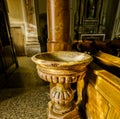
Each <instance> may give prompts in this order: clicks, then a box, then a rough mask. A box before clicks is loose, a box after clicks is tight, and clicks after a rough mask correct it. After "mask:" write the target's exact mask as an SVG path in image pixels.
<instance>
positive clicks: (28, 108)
mask: <svg viewBox="0 0 120 119" xmlns="http://www.w3.org/2000/svg"><path fill="white" fill-rule="evenodd" d="M18 63H19V68H17V69H16V70H15V71H14V73H13V74H12V75H11V76H10V77H9V79H8V80H7V83H6V85H5V88H3V89H0V119H47V103H48V101H49V100H50V99H49V83H47V82H45V81H43V80H41V79H40V78H39V77H38V75H37V71H36V67H35V64H34V63H33V62H32V61H31V58H30V57H18Z"/></svg>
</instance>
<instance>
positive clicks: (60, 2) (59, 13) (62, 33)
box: [47, 0, 71, 51]
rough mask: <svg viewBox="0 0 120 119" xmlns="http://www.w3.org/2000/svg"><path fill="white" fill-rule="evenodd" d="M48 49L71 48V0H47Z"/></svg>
mask: <svg viewBox="0 0 120 119" xmlns="http://www.w3.org/2000/svg"><path fill="white" fill-rule="evenodd" d="M47 24H48V42H47V51H60V50H70V49H71V45H70V9H69V0H47Z"/></svg>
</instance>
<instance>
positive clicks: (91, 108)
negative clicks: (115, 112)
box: [86, 83, 108, 119]
mask: <svg viewBox="0 0 120 119" xmlns="http://www.w3.org/2000/svg"><path fill="white" fill-rule="evenodd" d="M87 93H88V103H87V104H86V111H87V118H88V119H105V117H106V115H107V112H108V102H107V101H106V100H105V99H104V97H103V96H102V95H100V93H99V92H98V91H97V90H96V89H95V88H94V87H93V86H92V85H91V84H90V83H89V85H88V89H87Z"/></svg>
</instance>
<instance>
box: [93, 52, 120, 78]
mask: <svg viewBox="0 0 120 119" xmlns="http://www.w3.org/2000/svg"><path fill="white" fill-rule="evenodd" d="M93 57H94V62H95V63H97V64H98V65H100V66H101V67H102V68H104V69H105V70H107V71H109V72H111V73H113V74H114V75H116V76H118V77H120V57H116V56H113V55H110V54H107V53H104V52H101V51H99V52H97V53H96V54H94V55H93Z"/></svg>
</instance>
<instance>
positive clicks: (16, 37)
mask: <svg viewBox="0 0 120 119" xmlns="http://www.w3.org/2000/svg"><path fill="white" fill-rule="evenodd" d="M11 34H12V38H13V44H14V46H15V50H16V55H17V56H21V55H25V51H24V35H23V33H22V28H21V27H11Z"/></svg>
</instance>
